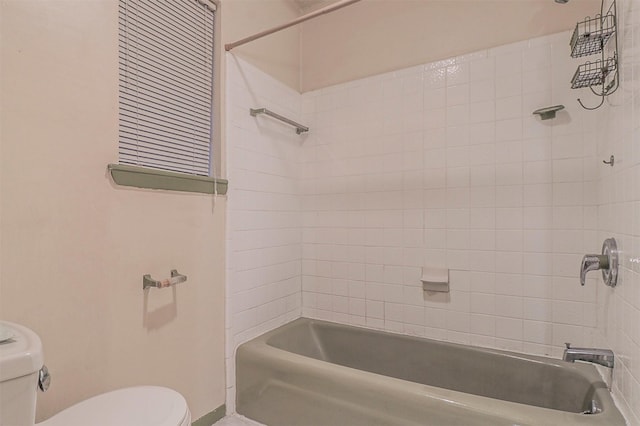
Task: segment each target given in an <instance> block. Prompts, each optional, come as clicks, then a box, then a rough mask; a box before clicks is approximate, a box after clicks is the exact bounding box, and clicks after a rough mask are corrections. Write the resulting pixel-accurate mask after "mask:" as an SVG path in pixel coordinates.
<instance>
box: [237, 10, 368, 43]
mask: <svg viewBox="0 0 640 426" xmlns="http://www.w3.org/2000/svg"><path fill="white" fill-rule="evenodd" d="M359 1H360V0H341V1H339V2H336V3H334V4H330V5H329V6H325V7H323V8H321V9H318V10H316V11H315V12H310V13H307V14H306V15H302V16H300V17H299V18H296V19H294V20H293V21H291V22H287V23H286V24H282V25H278V26H277V27H273V28H271V29H268V30H264V31H261V32H259V33H257V34H254V35H252V36H249V37H246V38H243V39H241V40H238V41H235V42H233V43H228V44H225V45H224V50H226V51H227V52H228V51H230V50H231V49H233V48H235V47H238V46H241V45H243V44H246V43H249V42H251V41H254V40H257V39H259V38H262V37H264V36H268V35H269V34H273V33H275V32H278V31H281V30H284V29H285V28H289V27H292V26H294V25H297V24H299V23H301V22H304V21H308V20H309V19H313V18H315V17H317V16H320V15H324V14H325V13H330V12H333V11H334V10H338V9H341V8H343V7H345V6H349V5H350V4H353V3H356V2H359Z"/></svg>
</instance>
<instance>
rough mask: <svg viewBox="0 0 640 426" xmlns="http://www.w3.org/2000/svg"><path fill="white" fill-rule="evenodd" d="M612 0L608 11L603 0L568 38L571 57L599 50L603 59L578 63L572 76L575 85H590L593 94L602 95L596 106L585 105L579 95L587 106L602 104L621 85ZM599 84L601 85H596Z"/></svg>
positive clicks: (614, 9) (596, 52)
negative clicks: (598, 10) (595, 10)
mask: <svg viewBox="0 0 640 426" xmlns="http://www.w3.org/2000/svg"><path fill="white" fill-rule="evenodd" d="M610 1H611V4H610V6H609V8H608V9H607V10H606V12H605V0H601V3H600V14H598V15H596V16H595V17H594V18H591V17H586V18H585V19H584V20H583V21H580V22H578V23H577V24H576V27H575V29H574V31H573V34H572V36H571V41H570V42H569V45H570V46H571V57H572V58H580V57H584V56H591V55H596V54H600V59H597V60H593V61H587V62H585V63H584V64H582V65H580V66H578V68H577V69H576V72H575V73H574V74H573V78H572V79H571V88H572V89H582V88H586V87H588V88H589V89H590V90H591V92H592V93H593V94H594V95H596V96H598V97H600V103H599V104H598V105H596V106H595V107H588V106H585V104H584V103H583V102H582V100H580V98H578V103H579V104H580V106H582V107H583V108H584V109H587V110H594V109H598V108H600V107H601V106H602V105H603V104H604V101H605V98H606V97H607V96H609V95H611V94H613V93H614V92H615V91H616V90H618V87H619V86H620V80H619V64H618V29H617V9H616V0H610ZM610 40H613V44H609V45H608V42H609V41H610ZM597 87H600V88H599V89H595V88H597Z"/></svg>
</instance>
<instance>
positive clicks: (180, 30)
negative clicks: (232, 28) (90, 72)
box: [119, 0, 215, 176]
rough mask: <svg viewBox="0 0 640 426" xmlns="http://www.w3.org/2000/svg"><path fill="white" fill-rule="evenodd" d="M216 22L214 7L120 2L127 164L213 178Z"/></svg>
mask: <svg viewBox="0 0 640 426" xmlns="http://www.w3.org/2000/svg"><path fill="white" fill-rule="evenodd" d="M214 23H215V8H214V6H213V4H210V3H208V0H203V1H199V0H160V1H151V0H120V7H119V80H120V82H119V107H120V114H119V162H120V164H128V165H136V166H143V167H151V168H154V169H161V170H169V171H173V172H181V173H188V174H193V175H200V176H209V175H210V174H211V163H212V158H211V153H212V149H211V143H212V134H213V129H212V126H213V107H212V105H213V34H214Z"/></svg>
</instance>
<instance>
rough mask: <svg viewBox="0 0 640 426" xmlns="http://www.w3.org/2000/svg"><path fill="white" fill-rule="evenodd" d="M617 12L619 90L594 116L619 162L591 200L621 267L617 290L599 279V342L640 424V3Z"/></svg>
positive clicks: (605, 152)
mask: <svg viewBox="0 0 640 426" xmlns="http://www.w3.org/2000/svg"><path fill="white" fill-rule="evenodd" d="M618 9H619V11H620V12H621V13H619V16H620V18H619V27H620V32H619V42H620V58H621V64H620V70H621V80H622V81H621V85H620V89H619V90H618V91H617V92H616V93H614V94H613V95H612V96H611V97H609V98H608V99H607V102H606V103H605V105H604V106H603V107H602V108H600V109H599V110H597V111H596V112H595V113H593V114H591V115H589V119H593V120H595V122H596V128H597V133H596V134H597V135H598V137H597V139H596V140H597V145H596V147H597V158H598V160H601V159H608V158H609V157H610V156H611V155H614V156H615V161H616V162H615V166H614V167H608V166H605V167H599V168H598V187H597V188H590V191H589V194H590V195H589V196H590V197H592V196H593V194H594V193H595V192H597V196H598V198H597V199H598V231H599V241H603V240H604V239H605V238H609V237H612V236H613V237H615V238H616V240H617V242H618V248H619V249H620V262H621V268H622V270H621V275H620V279H619V282H618V285H617V287H616V288H615V289H611V288H609V287H606V286H604V285H602V281H600V280H599V281H598V287H597V288H598V292H597V303H598V331H599V334H598V344H599V346H600V347H610V348H612V349H613V350H614V351H615V353H616V370H615V371H616V374H615V378H614V394H615V395H616V396H618V397H619V400H620V401H622V403H623V404H621V405H624V406H626V407H628V408H629V415H628V419H629V421H630V424H633V425H640V265H639V263H638V258H639V257H640V239H639V237H640V221H639V220H638V218H639V217H640V124H639V123H640V121H639V120H638V115H639V114H640V110H639V109H638V107H637V106H638V102H639V100H640V92H639V91H638V87H639V79H638V72H637V70H638V67H639V66H640V55H639V54H638V52H639V51H638V48H639V47H640V40H638V37H637V35H638V32H639V31H640V21H639V20H638V16H640V1H638V0H618ZM634 34H635V35H634ZM587 101H589V103H588V104H587V105H589V106H592V105H593V106H595V105H597V101H598V100H597V98H595V97H593V96H586V95H585V102H587ZM591 252H594V253H595V252H599V247H592V248H591Z"/></svg>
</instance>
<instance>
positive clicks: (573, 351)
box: [562, 343, 614, 368]
mask: <svg viewBox="0 0 640 426" xmlns="http://www.w3.org/2000/svg"><path fill="white" fill-rule="evenodd" d="M565 345H567V348H566V349H565V350H564V354H562V359H563V360H565V361H569V362H574V361H587V362H592V363H594V364H599V365H604V366H605V367H607V368H613V359H614V355H613V351H611V350H609V349H595V348H572V347H571V343H565Z"/></svg>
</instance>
